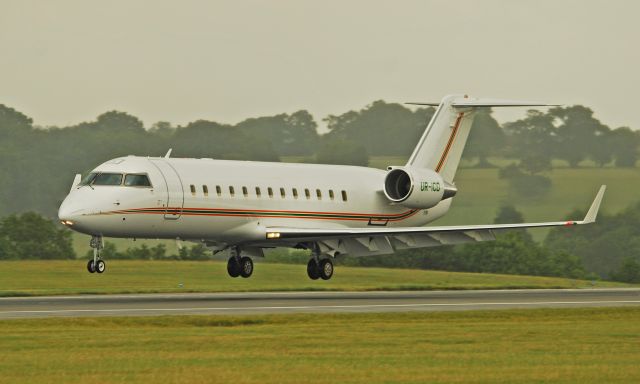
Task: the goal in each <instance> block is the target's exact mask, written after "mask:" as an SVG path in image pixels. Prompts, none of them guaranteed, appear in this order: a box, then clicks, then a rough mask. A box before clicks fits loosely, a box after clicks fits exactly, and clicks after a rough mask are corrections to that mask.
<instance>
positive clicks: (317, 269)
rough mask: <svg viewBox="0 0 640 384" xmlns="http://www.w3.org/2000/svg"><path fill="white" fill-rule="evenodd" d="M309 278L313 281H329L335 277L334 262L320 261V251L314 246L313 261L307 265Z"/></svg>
mask: <svg viewBox="0 0 640 384" xmlns="http://www.w3.org/2000/svg"><path fill="white" fill-rule="evenodd" d="M307 276H309V278H310V279H311V280H318V279H319V278H322V280H329V279H331V277H332V276H333V262H332V261H331V260H330V259H320V250H319V249H318V246H317V245H314V246H313V248H312V251H311V259H309V262H308V263H307Z"/></svg>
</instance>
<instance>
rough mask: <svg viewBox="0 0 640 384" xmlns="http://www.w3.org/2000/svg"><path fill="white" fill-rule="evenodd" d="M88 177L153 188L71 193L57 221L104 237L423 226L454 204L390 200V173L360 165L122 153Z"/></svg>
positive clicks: (226, 236) (212, 238)
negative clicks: (114, 176) (145, 182)
mask: <svg viewBox="0 0 640 384" xmlns="http://www.w3.org/2000/svg"><path fill="white" fill-rule="evenodd" d="M94 172H99V173H104V172H111V173H118V174H123V175H126V174H146V175H148V177H149V180H150V182H151V186H150V187H138V186H125V185H84V186H74V187H72V189H71V192H70V193H69V195H68V196H67V197H66V199H65V200H64V202H63V203H62V205H61V206H60V210H59V217H60V219H61V220H62V221H63V222H65V223H66V224H67V225H69V226H70V227H71V228H72V229H74V230H76V231H79V232H82V233H86V234H89V235H97V236H106V237H124V238H167V239H168V238H174V239H175V238H179V239H185V240H200V241H207V242H211V243H222V244H242V243H243V242H249V241H256V240H262V239H263V236H264V228H265V227H271V226H277V227H296V228H336V227H370V226H388V227H399V226H402V227H404V226H407V227H415V226H422V225H424V224H426V223H428V222H431V221H433V220H435V219H437V218H439V217H441V216H442V215H444V214H445V213H446V212H447V210H448V209H449V206H450V204H451V199H447V200H444V201H442V202H440V203H439V204H438V205H436V206H435V207H433V208H430V209H429V210H421V209H411V208H407V207H404V206H402V205H400V204H392V203H390V202H389V200H388V199H387V198H386V197H385V195H384V193H383V191H382V189H383V185H384V178H385V175H386V174H387V173H386V172H385V171H382V170H378V169H373V168H366V167H354V166H339V165H316V164H289V163H267V162H251V161H230V160H212V159H179V158H148V157H136V156H128V157H123V158H118V159H114V160H110V161H107V162H105V163H103V164H101V165H100V166H98V167H97V168H96V169H95V170H94Z"/></svg>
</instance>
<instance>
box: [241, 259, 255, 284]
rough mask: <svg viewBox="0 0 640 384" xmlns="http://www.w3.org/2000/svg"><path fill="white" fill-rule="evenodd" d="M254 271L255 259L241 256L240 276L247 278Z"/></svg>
mask: <svg viewBox="0 0 640 384" xmlns="http://www.w3.org/2000/svg"><path fill="white" fill-rule="evenodd" d="M252 273H253V260H251V258H250V257H247V256H245V257H243V258H241V259H240V276H242V277H244V278H245V279H246V278H247V277H250V276H251V274H252Z"/></svg>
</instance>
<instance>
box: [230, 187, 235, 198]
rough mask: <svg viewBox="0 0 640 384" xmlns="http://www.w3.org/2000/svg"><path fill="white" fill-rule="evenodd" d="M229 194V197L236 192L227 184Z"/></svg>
mask: <svg viewBox="0 0 640 384" xmlns="http://www.w3.org/2000/svg"><path fill="white" fill-rule="evenodd" d="M229 194H230V195H231V197H233V196H234V195H235V194H236V191H235V190H234V189H233V187H232V186H229Z"/></svg>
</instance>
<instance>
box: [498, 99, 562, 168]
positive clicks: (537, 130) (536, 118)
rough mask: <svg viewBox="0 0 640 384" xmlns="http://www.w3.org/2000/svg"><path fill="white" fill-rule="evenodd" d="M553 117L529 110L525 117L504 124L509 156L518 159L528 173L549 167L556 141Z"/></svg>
mask: <svg viewBox="0 0 640 384" xmlns="http://www.w3.org/2000/svg"><path fill="white" fill-rule="evenodd" d="M553 119H554V117H553V116H552V115H549V114H545V113H542V112H540V111H536V110H530V111H528V112H527V117H526V118H524V119H521V120H517V121H515V122H512V123H507V124H505V131H506V132H507V133H508V134H509V135H510V141H511V143H510V144H511V145H510V147H511V156H513V157H515V158H517V159H520V167H521V168H522V169H523V170H524V171H525V172H527V173H529V174H530V175H534V174H537V173H540V172H542V171H545V170H548V169H551V158H552V156H553V154H554V153H555V148H556V143H557V140H556V127H555V126H554V125H553Z"/></svg>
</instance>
